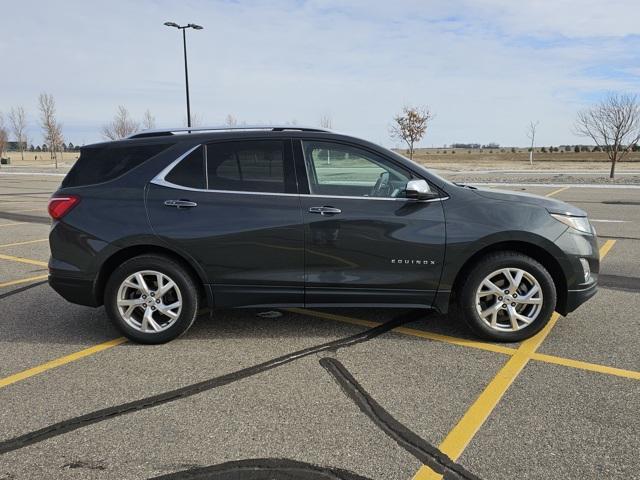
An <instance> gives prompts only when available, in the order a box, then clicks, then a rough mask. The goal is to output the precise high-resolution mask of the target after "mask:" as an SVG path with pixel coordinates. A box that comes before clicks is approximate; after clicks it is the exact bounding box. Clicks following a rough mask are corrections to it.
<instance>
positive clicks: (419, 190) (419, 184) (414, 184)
mask: <svg viewBox="0 0 640 480" xmlns="http://www.w3.org/2000/svg"><path fill="white" fill-rule="evenodd" d="M405 195H406V197H407V198H415V199H416V200H424V199H427V198H435V197H437V196H438V193H437V192H434V191H433V190H431V188H430V187H429V184H428V183H427V182H426V180H422V179H419V180H417V179H414V180H409V181H408V182H407V186H406V188H405Z"/></svg>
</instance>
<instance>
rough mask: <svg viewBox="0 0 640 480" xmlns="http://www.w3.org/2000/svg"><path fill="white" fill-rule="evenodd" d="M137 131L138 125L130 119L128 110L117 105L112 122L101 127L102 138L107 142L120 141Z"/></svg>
mask: <svg viewBox="0 0 640 480" xmlns="http://www.w3.org/2000/svg"><path fill="white" fill-rule="evenodd" d="M139 130H140V124H139V123H138V122H136V121H135V120H134V119H133V118H131V115H129V110H127V109H126V107H125V106H124V105H119V106H118V110H117V111H116V114H115V115H114V117H113V120H112V121H111V122H110V123H108V124H106V125H104V126H103V127H102V136H103V137H104V138H106V139H108V140H120V139H122V138H127V137H128V136H129V135H133V134H134V133H136V132H137V131H139Z"/></svg>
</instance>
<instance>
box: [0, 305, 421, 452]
mask: <svg viewBox="0 0 640 480" xmlns="http://www.w3.org/2000/svg"><path fill="white" fill-rule="evenodd" d="M424 315H425V312H424V311H423V310H411V311H409V312H406V313H403V314H400V315H398V316H397V317H395V318H393V319H392V320H389V321H388V322H385V323H383V324H381V325H378V326H376V327H373V328H370V329H368V330H365V331H363V332H360V333H357V334H355V335H351V336H349V337H345V338H342V339H338V340H333V341H331V342H327V343H323V344H320V345H316V346H313V347H308V348H305V349H302V350H298V351H296V352H293V353H289V354H287V355H282V356H280V357H276V358H274V359H271V360H268V361H266V362H263V363H260V364H258V365H254V366H251V367H247V368H243V369H241V370H238V371H235V372H232V373H228V374H225V375H221V376H219V377H214V378H211V379H208V380H204V381H201V382H197V383H194V384H191V385H187V386H185V387H181V388H178V389H175V390H170V391H167V392H163V393H160V394H156V395H152V396H150V397H146V398H142V399H140V400H135V401H133V402H128V403H123V404H120V405H116V406H113V407H108V408H103V409H101V410H96V411H94V412H90V413H87V414H84V415H80V416H77V417H74V418H70V419H68V420H63V421H62V422H58V423H54V424H52V425H48V426H46V427H43V428H40V429H38V430H34V431H32V432H29V433H26V434H23V435H20V436H18V437H14V438H10V439H7V440H4V441H2V442H0V454H4V453H8V452H11V451H14V450H18V449H21V448H24V447H26V446H29V445H33V444H35V443H39V442H42V441H43V440H47V439H49V438H52V437H57V436H59V435H62V434H65V433H68V432H72V431H74V430H78V429H80V428H83V427H87V426H89V425H92V424H95V423H98V422H102V421H104V420H109V419H111V418H115V417H118V416H121V415H125V414H128V413H133V412H138V411H141V410H146V409H148V408H153V407H157V406H159V405H163V404H165V403H169V402H173V401H176V400H180V399H183V398H187V397H190V396H192V395H196V394H198V393H202V392H204V391H207V390H211V389H214V388H217V387H221V386H224V385H228V384H230V383H233V382H237V381H238V380H242V379H245V378H248V377H251V376H253V375H256V374H258V373H262V372H266V371H268V370H271V369H273V368H276V367H280V366H282V365H285V364H287V363H290V362H293V361H294V360H298V359H300V358H303V357H307V356H309V355H313V354H316V353H318V352H323V351H337V350H338V349H340V348H345V347H349V346H352V345H356V344H358V343H362V342H366V341H368V340H371V339H372V338H375V337H377V336H379V335H382V334H383V333H386V332H388V331H390V330H393V329H394V328H396V327H398V326H400V325H403V324H405V323H409V322H413V321H415V320H417V319H418V318H420V317H422V316H424Z"/></svg>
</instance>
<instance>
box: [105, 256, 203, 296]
mask: <svg viewBox="0 0 640 480" xmlns="http://www.w3.org/2000/svg"><path fill="white" fill-rule="evenodd" d="M150 253H155V254H159V255H164V256H166V257H170V258H172V259H173V260H175V261H176V262H178V263H179V264H180V265H181V266H182V267H184V269H185V270H187V272H188V273H189V274H190V275H191V276H192V278H193V279H194V281H195V283H196V285H197V286H198V293H199V295H200V296H201V298H204V299H206V301H207V304H208V306H209V307H210V308H211V307H213V295H212V293H211V289H210V288H208V286H207V283H206V279H205V277H204V274H203V272H201V271H200V269H199V268H198V267H197V266H196V265H194V264H193V262H192V261H191V260H189V259H187V258H185V257H184V256H183V255H180V254H179V253H176V252H175V251H174V250H171V249H169V248H166V247H162V246H159V245H153V244H140V245H130V246H127V247H124V248H121V249H120V250H117V251H116V252H114V253H112V254H111V255H110V256H109V257H108V258H107V259H106V260H105V261H104V262H102V265H101V268H100V271H99V272H98V275H97V277H96V281H95V287H94V288H95V294H96V298H98V299H100V301H102V299H103V298H104V290H105V287H106V284H107V281H108V279H109V277H110V276H111V274H112V273H113V272H114V270H115V269H116V268H117V267H118V265H121V264H122V263H123V262H126V261H127V260H129V259H131V258H133V257H137V256H139V255H144V254H150Z"/></svg>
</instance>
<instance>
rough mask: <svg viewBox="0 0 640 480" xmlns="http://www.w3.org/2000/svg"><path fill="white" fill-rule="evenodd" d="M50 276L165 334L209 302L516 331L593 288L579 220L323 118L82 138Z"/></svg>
mask: <svg viewBox="0 0 640 480" xmlns="http://www.w3.org/2000/svg"><path fill="white" fill-rule="evenodd" d="M49 214H50V216H51V218H52V225H51V232H50V236H49V240H50V246H51V259H50V261H49V283H50V285H51V286H52V287H53V289H54V290H56V291H57V292H58V293H59V294H60V295H62V296H63V297H64V298H65V299H67V300H68V301H70V302H74V303H78V304H81V305H88V306H92V307H97V306H99V305H102V304H104V306H105V309H106V311H107V313H108V315H109V317H110V318H111V320H112V321H113V322H114V324H115V325H116V326H117V327H118V328H119V329H120V330H121V331H122V333H123V334H124V335H125V336H127V337H128V338H130V339H132V340H135V341H137V342H142V343H161V342H166V341H169V340H171V339H173V338H176V337H177V336H179V335H181V334H182V333H184V332H185V331H186V330H187V329H188V328H189V327H190V326H191V324H192V323H193V321H194V319H195V318H196V315H197V313H198V310H199V309H201V308H204V307H209V308H210V309H212V310H213V308H214V307H215V308H228V307H259V308H264V307H269V308H280V307H294V306H295V307H346V306H358V307H401V308H407V307H410V308H425V309H433V310H435V311H437V312H440V313H447V312H448V311H452V312H456V315H457V316H459V317H461V318H462V319H464V321H465V322H466V323H467V324H468V325H469V327H470V328H471V329H472V330H473V331H474V332H475V333H476V334H477V335H479V336H482V337H484V338H487V339H491V340H497V341H508V342H510V341H517V340H522V339H524V338H527V337H530V336H531V335H533V334H535V333H536V332H538V331H540V329H542V328H543V327H544V325H545V324H546V323H547V322H548V321H549V318H550V317H551V315H552V313H553V312H554V311H557V312H559V313H560V314H563V315H564V314H567V313H568V312H571V311H573V310H575V309H576V308H577V307H578V306H579V305H580V304H581V303H583V302H585V301H586V300H587V299H588V298H590V297H591V296H593V295H594V294H595V292H596V284H597V278H598V269H599V255H598V248H597V241H596V237H595V232H594V229H593V227H592V226H591V224H590V223H589V220H588V219H587V216H586V213H585V212H584V211H582V210H579V209H578V208H576V207H573V206H572V205H569V204H567V203H563V202H560V201H558V200H554V199H550V198H544V197H539V196H535V195H528V194H523V193H514V192H508V191H499V190H489V189H481V188H474V187H471V186H466V185H459V184H455V183H450V182H449V181H447V180H444V179H443V178H440V177H439V176H437V175H435V174H434V173H432V172H430V171H429V170H426V169H425V168H424V167H422V166H421V165H419V164H417V163H415V162H413V161H410V160H408V159H406V158H405V157H403V156H401V155H399V154H397V153H395V152H393V151H390V150H387V149H385V148H382V147H379V146H377V145H374V144H372V143H369V142H367V141H364V140H360V139H357V138H353V137H349V136H344V135H339V134H337V133H334V132H330V131H324V130H321V129H313V128H298V127H291V126H288V127H242V128H237V129H233V128H232V129H215V128H209V129H204V128H203V129H199V128H191V129H188V130H187V129H174V130H170V131H169V130H164V131H145V132H142V133H138V134H135V135H132V136H131V137H129V138H127V139H124V140H120V141H114V142H107V143H100V144H95V145H89V146H86V147H84V148H82V150H81V154H80V158H79V159H78V161H77V162H76V163H75V165H74V166H73V168H72V169H71V170H70V171H69V173H68V174H67V176H66V177H65V178H64V180H63V182H62V184H61V186H60V188H59V190H58V191H57V192H56V193H55V194H54V195H53V196H52V197H51V199H50V201H49Z"/></svg>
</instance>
